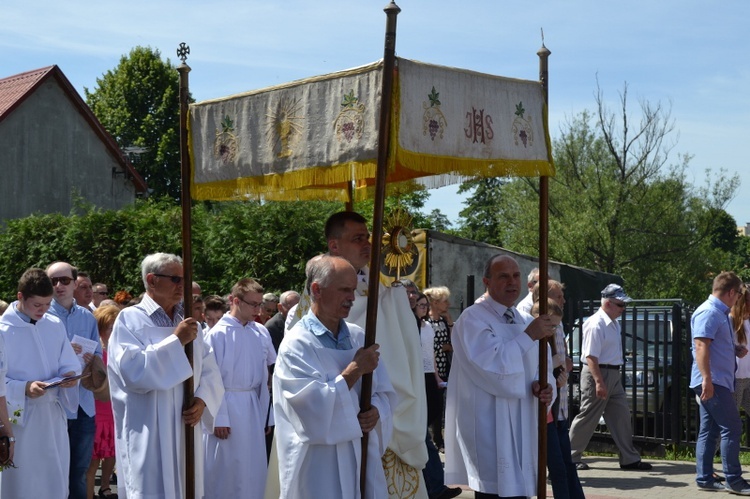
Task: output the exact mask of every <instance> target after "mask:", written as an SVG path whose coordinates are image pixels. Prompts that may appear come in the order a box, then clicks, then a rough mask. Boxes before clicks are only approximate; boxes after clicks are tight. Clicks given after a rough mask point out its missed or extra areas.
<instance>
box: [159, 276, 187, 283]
mask: <svg viewBox="0 0 750 499" xmlns="http://www.w3.org/2000/svg"><path fill="white" fill-rule="evenodd" d="M154 275H155V276H156V277H166V278H167V279H169V280H170V281H172V284H180V283H181V282H182V280H183V277H182V276H181V275H167V274H154Z"/></svg>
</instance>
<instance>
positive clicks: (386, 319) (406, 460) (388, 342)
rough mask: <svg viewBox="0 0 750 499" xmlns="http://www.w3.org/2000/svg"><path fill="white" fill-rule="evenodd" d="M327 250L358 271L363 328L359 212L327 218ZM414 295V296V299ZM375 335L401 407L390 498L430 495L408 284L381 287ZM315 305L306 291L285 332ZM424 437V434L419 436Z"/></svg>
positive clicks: (366, 257)
mask: <svg viewBox="0 0 750 499" xmlns="http://www.w3.org/2000/svg"><path fill="white" fill-rule="evenodd" d="M325 237H326V241H327V244H328V254H329V255H332V256H340V257H342V258H344V259H345V260H346V261H348V262H349V263H350V264H351V265H352V266H353V267H354V269H355V270H356V271H357V289H356V290H355V293H354V295H355V299H354V304H353V306H352V310H351V312H350V314H349V317H348V318H349V321H350V322H352V323H354V324H357V325H358V326H360V327H362V328H364V326H365V322H366V320H367V300H369V299H370V297H369V296H368V292H369V283H368V281H369V268H368V265H369V263H370V251H371V249H372V246H371V244H370V232H369V231H368V230H367V224H366V220H365V219H364V217H362V215H360V214H359V213H355V212H352V211H340V212H338V213H334V214H333V215H331V216H330V217H329V218H328V220H327V221H326V225H325ZM414 298H415V297H414V295H412V297H411V299H414ZM376 299H377V300H378V319H377V328H376V329H377V331H376V337H377V341H378V343H379V344H380V352H381V353H382V356H383V359H382V360H383V364H384V365H385V368H386V369H387V370H388V376H389V377H390V379H391V383H392V384H393V388H394V389H395V390H396V393H397V394H398V405H397V406H396V407H395V408H394V411H393V438H392V439H391V442H390V444H389V445H388V452H387V453H386V457H385V458H384V459H385V461H386V479H387V480H388V485H389V487H388V488H389V490H390V491H391V498H393V499H400V498H405V497H409V498H413V499H427V497H428V495H427V487H426V485H425V483H424V479H423V477H422V473H420V471H421V470H422V468H424V467H425V463H427V459H428V455H427V446H426V445H425V440H424V428H425V427H426V425H427V400H426V398H425V396H424V394H425V388H424V371H423V369H422V367H423V365H422V346H421V344H420V341H419V335H418V334H416V332H415V331H414V328H415V323H414V314H413V313H412V311H411V305H410V298H409V297H408V296H407V293H406V287H405V286H403V285H399V286H392V287H386V286H380V288H379V290H378V295H377V297H376ZM309 308H310V296H309V294H308V293H307V292H305V293H303V294H302V297H301V299H300V302H299V304H298V305H297V306H296V307H295V308H294V309H292V310H291V311H290V312H289V315H288V317H287V321H286V330H287V331H289V330H290V329H291V327H292V326H293V325H294V324H295V323H296V322H297V321H298V320H300V319H301V318H302V317H303V316H304V315H305V313H307V311H308V309H309ZM420 435H421V437H420Z"/></svg>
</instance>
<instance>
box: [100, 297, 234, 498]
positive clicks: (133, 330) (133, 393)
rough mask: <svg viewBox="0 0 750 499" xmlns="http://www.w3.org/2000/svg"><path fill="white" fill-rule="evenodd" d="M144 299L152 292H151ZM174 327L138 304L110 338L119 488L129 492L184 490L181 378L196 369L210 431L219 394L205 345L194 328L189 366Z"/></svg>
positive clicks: (198, 435)
mask: <svg viewBox="0 0 750 499" xmlns="http://www.w3.org/2000/svg"><path fill="white" fill-rule="evenodd" d="M143 299H144V300H146V299H149V300H150V298H149V297H148V295H146V296H144V298H143ZM173 331H174V328H173V327H155V326H154V325H153V321H152V319H151V318H150V317H149V316H147V315H146V313H145V312H144V311H143V310H142V309H141V308H138V307H137V306H136V307H128V308H125V309H124V310H123V311H122V312H120V315H118V316H117V319H116V320H115V325H114V328H113V330H112V336H111V338H110V340H109V346H108V350H107V353H108V364H107V368H108V371H109V388H110V394H111V398H112V411H113V413H114V418H115V447H116V450H117V456H116V457H117V471H118V473H117V477H118V483H117V493H118V495H119V497H120V498H121V499H122V498H127V499H174V498H181V497H184V495H185V494H184V490H185V424H184V421H183V417H182V410H183V408H182V406H183V396H184V385H183V382H184V381H185V380H187V379H188V378H189V377H190V376H191V375H193V376H194V389H195V396H196V397H199V398H201V399H202V400H203V401H204V402H205V403H206V407H205V409H204V410H203V415H202V423H203V424H204V425H205V427H206V428H210V429H211V431H213V427H214V417H215V415H216V413H217V412H218V409H219V406H220V405H221V400H222V397H223V395H224V388H223V385H222V382H221V375H220V374H219V370H218V367H217V365H216V359H215V357H214V354H213V352H212V351H211V349H210V347H209V346H208V345H207V344H206V343H205V342H204V341H203V336H202V334H201V333H200V331H199V334H198V337H197V339H196V340H194V341H193V369H191V368H190V363H189V362H188V360H187V357H186V356H185V349H184V347H183V346H182V344H181V343H180V340H179V339H178V338H177V336H175V335H174V334H172V332H173ZM202 442H203V440H202V432H201V425H200V424H199V425H197V426H196V427H195V453H194V454H195V471H196V472H195V497H196V498H198V499H201V498H202V497H203V446H202Z"/></svg>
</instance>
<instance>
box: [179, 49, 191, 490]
mask: <svg viewBox="0 0 750 499" xmlns="http://www.w3.org/2000/svg"><path fill="white" fill-rule="evenodd" d="M189 53H190V47H188V46H187V44H185V42H182V43H180V46H179V48H178V49H177V57H179V58H180V60H181V61H182V64H180V65H179V66H178V67H177V72H178V73H180V94H179V98H180V202H181V206H182V271H183V280H182V284H183V303H184V305H185V315H186V316H187V315H188V311H189V310H191V309H190V307H191V305H192V296H193V295H192V293H193V290H192V286H193V256H192V246H191V239H192V232H191V207H192V205H191V196H190V151H189V150H188V127H187V119H188V104H189V98H190V89H189V84H188V73H190V66H188V65H187V64H186V63H185V60H187V56H188V54H189ZM185 355H186V356H187V358H188V361H189V362H190V367H192V366H193V342H192V341H191V342H190V343H188V344H187V345H185ZM184 388H185V391H184V396H183V409H188V408H189V407H191V406H192V405H193V398H194V397H193V395H194V393H195V382H194V379H193V376H190V377H189V378H188V379H187V380H185V384H184ZM185 498H186V499H194V498H195V433H194V428H193V427H192V426H190V425H188V424H186V425H185Z"/></svg>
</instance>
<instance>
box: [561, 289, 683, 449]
mask: <svg viewBox="0 0 750 499" xmlns="http://www.w3.org/2000/svg"><path fill="white" fill-rule="evenodd" d="M599 305H600V302H599V301H595V302H594V301H592V302H583V303H582V304H581V307H580V310H581V312H580V314H579V317H580V319H577V320H575V321H574V323H573V324H574V327H573V330H572V331H571V332H570V335H569V348H570V353H571V356H572V357H573V366H574V367H573V373H571V377H570V378H571V397H570V402H571V403H570V407H571V417H573V416H574V415H575V414H577V413H578V411H579V408H580V369H581V367H582V366H583V364H582V363H583V362H585V359H581V358H580V353H581V344H582V334H583V327H582V326H583V322H584V321H585V320H586V319H587V318H588V317H589V316H591V315H592V314H593V313H594V312H595V311H596V310H597V308H598V307H599ZM689 317H690V308H689V307H687V306H686V305H685V304H684V303H683V302H682V301H681V300H658V301H655V300H634V301H633V302H632V303H631V304H629V306H628V307H627V308H626V309H625V311H624V312H623V315H622V317H621V318H620V325H621V327H622V332H623V334H622V341H623V343H622V345H623V355H624V359H623V360H624V365H623V367H624V368H623V370H622V377H623V386H624V388H625V392H626V395H627V398H628V402H629V405H630V411H631V415H632V416H633V422H634V430H635V432H636V434H640V435H642V436H644V437H665V436H669V435H670V434H671V430H672V427H673V424H672V420H671V414H672V413H673V412H674V413H679V411H675V410H674V406H673V393H680V392H675V391H674V386H673V385H674V384H675V383H674V382H675V381H676V377H677V376H682V379H681V383H680V385H679V386H681V387H684V386H685V384H684V379H685V373H686V367H685V366H686V365H689V363H687V364H686V358H685V353H684V352H685V349H684V347H683V345H685V344H686V343H685V338H686V337H689V333H687V331H688V324H689ZM686 335H687V336H686ZM676 338H679V341H675V339H676ZM679 399H680V397H676V401H677V403H680V401H679ZM602 423H604V421H602Z"/></svg>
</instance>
